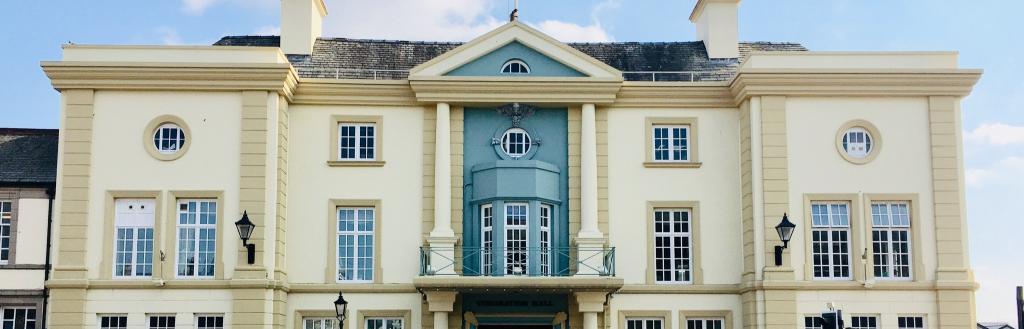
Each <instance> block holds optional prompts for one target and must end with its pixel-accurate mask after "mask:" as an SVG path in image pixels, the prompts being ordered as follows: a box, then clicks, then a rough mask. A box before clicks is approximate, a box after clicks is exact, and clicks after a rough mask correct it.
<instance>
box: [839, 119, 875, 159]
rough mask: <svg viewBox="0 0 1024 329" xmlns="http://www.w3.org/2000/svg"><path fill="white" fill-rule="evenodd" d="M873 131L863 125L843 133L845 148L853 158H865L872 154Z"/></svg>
mask: <svg viewBox="0 0 1024 329" xmlns="http://www.w3.org/2000/svg"><path fill="white" fill-rule="evenodd" d="M871 148H872V138H871V133H870V132H868V130H867V129H864V128H863V127H853V128H850V129H847V130H846V132H845V133H843V150H844V151H846V154H847V155H849V156H850V157H851V158H856V159H863V158H866V157H867V156H868V155H869V154H871Z"/></svg>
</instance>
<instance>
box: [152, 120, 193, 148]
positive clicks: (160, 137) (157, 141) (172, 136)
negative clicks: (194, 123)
mask: <svg viewBox="0 0 1024 329" xmlns="http://www.w3.org/2000/svg"><path fill="white" fill-rule="evenodd" d="M187 138H188V136H185V128H182V127H181V126H179V125H178V124H176V123H173V122H167V123H164V124H161V125H160V126H158V127H156V130H154V131H153V148H154V149H156V151H157V152H158V153H160V154H175V153H178V151H181V149H183V148H185V143H186V142H187ZM163 142H167V143H168V145H169V146H168V148H164V147H163V145H162V144H163ZM171 146H174V147H171Z"/></svg>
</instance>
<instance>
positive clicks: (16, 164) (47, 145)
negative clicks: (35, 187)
mask: <svg viewBox="0 0 1024 329" xmlns="http://www.w3.org/2000/svg"><path fill="white" fill-rule="evenodd" d="M57 134H58V130H57V129H16V128H0V184H53V183H55V182H56V181H57Z"/></svg>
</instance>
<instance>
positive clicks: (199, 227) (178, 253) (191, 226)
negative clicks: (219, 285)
mask: <svg viewBox="0 0 1024 329" xmlns="http://www.w3.org/2000/svg"><path fill="white" fill-rule="evenodd" d="M193 202H194V203H195V204H196V209H195V212H194V213H193V212H192V211H191V208H189V209H188V210H184V212H183V210H182V209H181V206H182V205H186V206H188V205H189V204H190V203H193ZM204 203H205V204H212V205H213V209H212V210H208V211H206V213H205V214H206V215H207V216H210V215H212V216H213V223H212V224H211V223H205V224H204V223H202V219H201V217H202V215H203V214H202V213H201V212H202V204H204ZM176 206H177V208H176V209H177V211H176V213H177V216H176V218H175V219H174V220H175V236H176V237H177V238H176V239H175V249H174V250H175V263H174V265H175V266H174V272H175V277H177V278H179V279H213V278H214V276H216V273H217V257H218V255H217V243H218V240H217V234H219V231H220V230H218V229H217V225H218V223H219V221H220V218H217V214H218V210H217V209H218V208H219V207H220V204H218V202H217V200H216V199H179V200H178V202H177V204H176ZM182 215H185V216H188V215H194V216H195V221H194V222H193V223H185V224H182V222H181V220H182ZM183 230H192V232H194V233H195V235H193V236H192V238H191V241H189V244H191V245H192V247H193V248H194V249H193V250H192V251H191V252H185V251H183V250H182V249H181V248H182V247H183V244H182V243H183V242H184V241H183V239H185V237H183V236H182V231H183ZM204 230H207V232H208V230H213V233H212V236H213V250H212V251H207V252H206V253H207V254H208V256H209V255H210V254H212V257H213V259H211V260H210V264H201V263H200V261H199V259H200V256H201V252H200V247H201V245H202V242H204V241H203V239H201V237H202V232H203V231H204ZM208 240H209V239H207V240H206V241H208ZM182 256H191V257H193V261H191V262H189V263H190V264H191V265H192V266H193V272H192V274H191V275H189V274H182V268H181V267H182V266H188V265H189V264H186V263H183V262H182V261H183V260H182ZM200 265H204V266H205V265H209V266H211V270H210V272H209V273H207V274H206V275H200V274H199V272H200V271H199V267H200Z"/></svg>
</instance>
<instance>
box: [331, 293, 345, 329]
mask: <svg viewBox="0 0 1024 329" xmlns="http://www.w3.org/2000/svg"><path fill="white" fill-rule="evenodd" d="M347 309H348V301H346V300H345V296H342V294H341V292H340V291H339V292H338V300H335V301H334V311H335V312H336V313H338V323H340V326H339V327H338V328H339V329H345V317H346V314H347V313H346V310H347Z"/></svg>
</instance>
